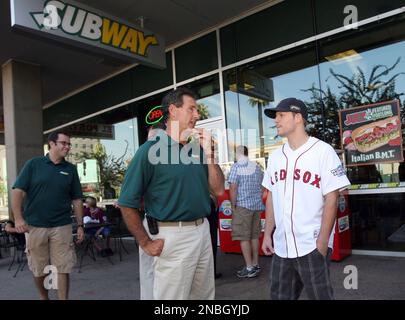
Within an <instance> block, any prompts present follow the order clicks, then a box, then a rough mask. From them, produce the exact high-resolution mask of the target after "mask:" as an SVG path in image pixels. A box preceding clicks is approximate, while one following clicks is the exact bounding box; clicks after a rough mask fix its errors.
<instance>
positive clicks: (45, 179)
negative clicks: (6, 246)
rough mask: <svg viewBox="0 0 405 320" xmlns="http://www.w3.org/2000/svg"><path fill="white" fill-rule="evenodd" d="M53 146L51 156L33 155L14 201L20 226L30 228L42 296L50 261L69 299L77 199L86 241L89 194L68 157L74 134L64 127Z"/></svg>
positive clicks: (17, 185)
mask: <svg viewBox="0 0 405 320" xmlns="http://www.w3.org/2000/svg"><path fill="white" fill-rule="evenodd" d="M48 148H49V153H48V154H47V155H46V156H44V157H36V158H33V159H31V160H29V161H27V163H26V164H25V165H24V167H23V169H22V170H21V172H20V174H19V176H18V177H17V180H16V181H15V183H14V186H13V191H12V194H11V197H12V200H11V206H12V210H13V214H14V218H15V227H16V229H17V231H18V232H19V233H24V232H28V242H27V257H28V265H29V267H30V270H31V271H32V273H33V274H34V279H35V284H36V286H37V288H38V291H39V294H40V297H41V299H43V300H47V299H48V288H46V287H45V286H44V280H45V277H46V274H45V273H47V272H49V271H46V270H48V268H49V267H48V268H46V267H47V266H48V265H50V266H52V267H55V268H56V269H55V271H56V272H57V290H58V298H59V299H60V300H66V299H67V298H68V293H69V273H70V272H71V270H72V268H73V266H74V265H75V263H76V253H75V250H74V244H73V239H72V221H71V212H72V205H73V208H74V213H75V216H76V221H77V224H78V229H77V239H78V242H81V241H82V240H83V237H84V230H83V204H82V197H83V196H82V191H81V185H80V180H79V176H78V174H77V170H76V167H75V166H74V165H72V164H71V163H69V162H67V161H65V157H66V155H67V154H68V152H69V151H70V148H71V144H70V137H69V136H68V135H67V134H66V133H62V132H55V133H51V134H50V135H49V137H48ZM23 205H24V209H23V211H22V208H23ZM51 270H52V269H51ZM52 272H54V271H52Z"/></svg>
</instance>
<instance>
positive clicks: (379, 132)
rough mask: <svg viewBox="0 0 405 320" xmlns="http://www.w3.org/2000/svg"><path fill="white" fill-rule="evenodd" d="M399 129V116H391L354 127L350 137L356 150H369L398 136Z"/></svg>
mask: <svg viewBox="0 0 405 320" xmlns="http://www.w3.org/2000/svg"><path fill="white" fill-rule="evenodd" d="M400 129H401V121H400V119H399V117H398V116H393V117H390V118H386V119H383V120H379V121H376V122H372V123H369V124H366V125H364V126H361V127H358V128H357V129H354V130H353V131H352V134H351V138H352V139H353V143H354V144H355V146H356V149H357V150H358V151H360V152H369V151H372V150H374V149H377V148H379V147H382V146H384V145H386V144H388V143H389V142H390V141H391V140H394V139H397V138H398V137H400V134H401V130H400Z"/></svg>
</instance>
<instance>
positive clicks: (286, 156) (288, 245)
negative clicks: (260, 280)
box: [262, 137, 350, 258]
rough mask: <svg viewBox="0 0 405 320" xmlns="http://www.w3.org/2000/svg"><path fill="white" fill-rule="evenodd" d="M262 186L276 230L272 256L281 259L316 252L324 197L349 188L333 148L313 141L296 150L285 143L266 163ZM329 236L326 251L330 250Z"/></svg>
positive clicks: (321, 142) (311, 138) (311, 139)
mask: <svg viewBox="0 0 405 320" xmlns="http://www.w3.org/2000/svg"><path fill="white" fill-rule="evenodd" d="M262 184H263V186H264V187H265V188H267V189H268V190H269V191H271V193H272V197H273V208H274V218H275V224H276V230H275V232H274V236H273V240H274V250H275V253H276V254H277V255H278V256H280V257H283V258H297V257H302V256H304V255H306V254H308V253H310V252H312V251H313V250H315V248H316V240H317V238H318V235H319V232H320V229H321V223H322V213H323V207H324V198H323V197H324V196H325V195H326V194H327V193H329V192H331V191H335V190H338V189H339V190H340V189H344V188H345V187H347V186H348V185H350V182H349V180H348V179H347V177H346V172H345V170H344V168H343V166H342V163H341V162H340V159H339V157H338V156H337V154H336V152H335V150H333V148H332V147H331V146H330V145H329V144H327V143H325V142H323V141H321V140H319V139H317V138H314V137H310V138H309V139H308V141H307V142H306V143H305V144H304V145H302V146H301V147H299V148H298V149H296V150H292V149H291V148H290V146H289V145H288V143H286V144H284V145H283V146H282V147H281V148H279V149H277V150H276V151H275V152H274V153H273V154H272V155H271V156H270V157H269V160H268V164H267V170H266V172H265V175H264V178H263V183H262ZM333 236H334V228H333V231H332V235H331V237H330V239H329V247H331V248H332V247H333Z"/></svg>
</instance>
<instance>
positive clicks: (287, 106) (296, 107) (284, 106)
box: [264, 98, 308, 120]
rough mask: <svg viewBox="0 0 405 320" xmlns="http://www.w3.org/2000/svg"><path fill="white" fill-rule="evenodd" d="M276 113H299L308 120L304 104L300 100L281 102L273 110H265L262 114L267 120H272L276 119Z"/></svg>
mask: <svg viewBox="0 0 405 320" xmlns="http://www.w3.org/2000/svg"><path fill="white" fill-rule="evenodd" d="M276 112H295V113H301V115H302V117H303V118H304V119H305V120H307V119H308V110H307V106H306V105H305V103H304V102H303V101H301V100H298V99H295V98H287V99H284V100H281V101H280V102H279V104H278V105H277V107H275V108H273V109H270V108H269V109H265V110H264V114H265V115H266V116H268V117H269V118H272V119H274V118H275V117H276Z"/></svg>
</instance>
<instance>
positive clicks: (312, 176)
mask: <svg viewBox="0 0 405 320" xmlns="http://www.w3.org/2000/svg"><path fill="white" fill-rule="evenodd" d="M286 177H287V171H286V170H285V169H280V171H276V172H274V180H273V177H272V176H271V177H270V183H271V184H272V185H274V184H275V183H277V182H279V181H284V180H285V179H286ZM294 180H301V181H302V182H303V183H306V184H308V183H309V184H310V185H311V186H314V187H315V188H318V189H319V188H320V187H321V185H320V183H321V176H320V175H319V174H316V173H311V172H310V171H305V172H304V170H301V169H299V168H297V169H295V170H294Z"/></svg>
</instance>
